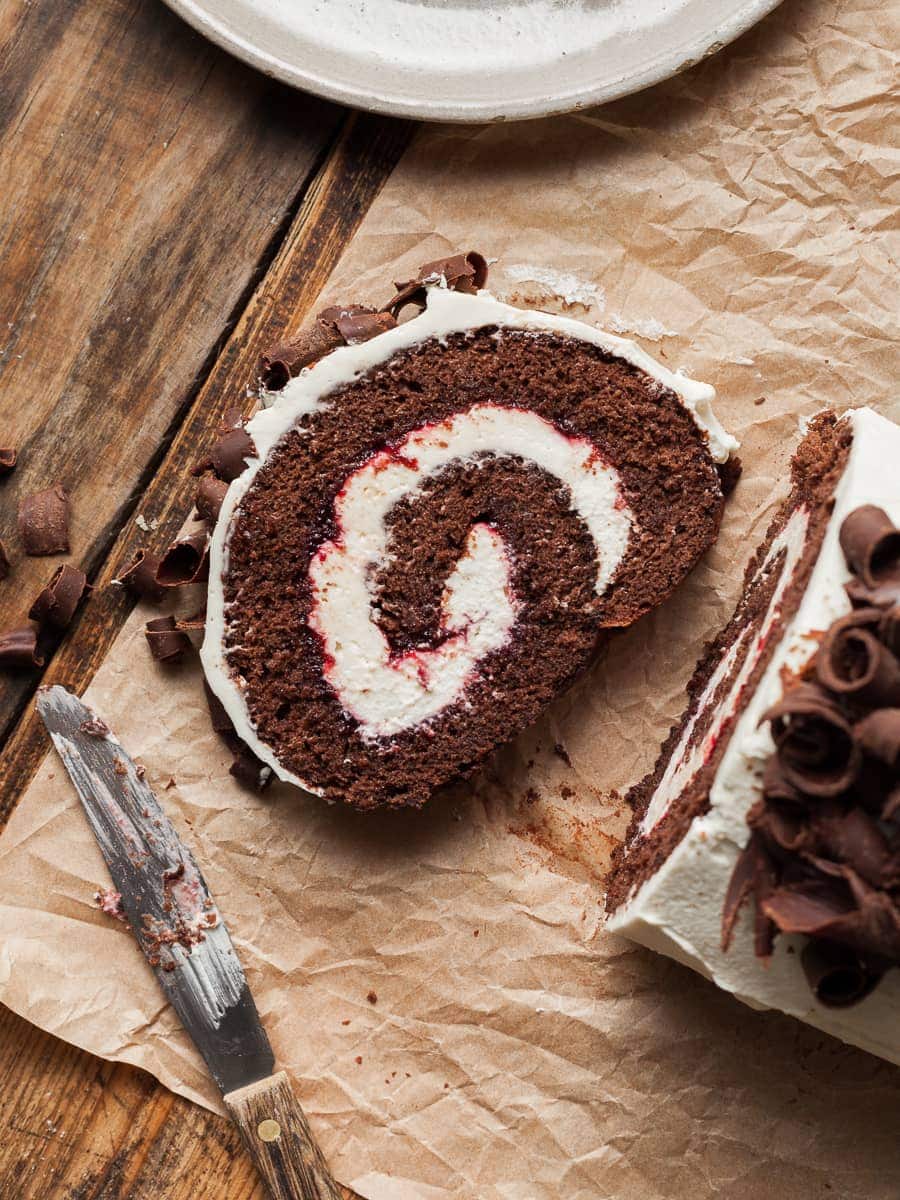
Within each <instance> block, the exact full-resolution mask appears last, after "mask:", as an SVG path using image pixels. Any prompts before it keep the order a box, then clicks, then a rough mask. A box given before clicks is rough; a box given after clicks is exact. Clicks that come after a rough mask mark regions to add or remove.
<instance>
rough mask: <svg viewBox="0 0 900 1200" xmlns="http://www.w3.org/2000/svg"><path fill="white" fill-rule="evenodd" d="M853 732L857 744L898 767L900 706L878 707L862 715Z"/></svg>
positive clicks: (899, 763)
mask: <svg viewBox="0 0 900 1200" xmlns="http://www.w3.org/2000/svg"><path fill="white" fill-rule="evenodd" d="M853 732H854V733H855V735H856V737H857V738H858V739H859V744H860V746H862V748H863V750H865V752H866V754H870V755H871V756H872V757H873V758H877V759H879V760H880V761H881V762H883V763H887V765H888V766H889V767H891V769H892V770H894V771H896V770H898V769H900V708H879V709H877V710H876V711H875V712H873V713H869V715H868V716H867V717H863V719H862V720H861V721H858V722H857V724H856V725H855V726H854V730H853Z"/></svg>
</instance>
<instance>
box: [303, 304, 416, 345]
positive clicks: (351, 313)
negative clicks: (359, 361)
mask: <svg viewBox="0 0 900 1200" xmlns="http://www.w3.org/2000/svg"><path fill="white" fill-rule="evenodd" d="M316 321H317V322H318V323H319V324H320V325H330V326H331V327H332V328H333V329H335V330H337V332H338V334H340V337H341V341H342V342H344V343H345V344H346V345H347V346H358V345H359V344H360V343H361V342H369V341H371V340H372V338H373V337H378V335H379V334H380V333H387V331H388V330H389V329H394V328H395V327H396V325H397V321H396V318H395V317H393V316H392V315H391V314H390V313H389V312H378V311H377V309H374V308H366V307H365V306H363V305H360V304H351V305H345V306H341V305H332V306H331V307H330V308H325V309H323V310H322V312H320V313H319V315H318V317H316Z"/></svg>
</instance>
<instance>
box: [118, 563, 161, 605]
mask: <svg viewBox="0 0 900 1200" xmlns="http://www.w3.org/2000/svg"><path fill="white" fill-rule="evenodd" d="M159 562H160V560H159V556H158V555H156V554H148V553H147V551H146V550H138V552H137V553H136V554H135V556H134V558H133V559H132V560H131V565H130V566H128V567H127V568H126V569H125V570H124V571H123V572H122V573H121V574H120V575H119V583H121V584H122V585H123V586H124V587H126V588H128V590H129V592H131V593H132V594H133V595H135V596H139V597H140V598H141V599H142V600H149V601H151V602H153V603H155V602H157V601H159V600H161V599H162V598H163V596H164V595H165V594H166V589H165V588H164V587H163V586H162V585H161V584H159V583H157V582H156V572H157V571H158V570H159Z"/></svg>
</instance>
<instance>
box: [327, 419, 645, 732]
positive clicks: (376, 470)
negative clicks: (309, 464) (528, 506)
mask: <svg viewBox="0 0 900 1200" xmlns="http://www.w3.org/2000/svg"><path fill="white" fill-rule="evenodd" d="M481 455H488V456H490V457H492V458H496V457H515V458H519V459H524V460H525V461H526V462H530V463H534V464H536V465H537V466H539V467H540V468H542V470H544V471H546V472H548V473H549V474H551V475H553V476H555V478H557V479H558V480H559V481H560V483H562V484H564V485H565V487H566V488H567V489H568V491H569V494H570V497H571V505H572V508H573V509H574V511H575V512H576V513H577V514H578V516H579V517H580V518H581V519H582V520H583V521H584V523H585V525H586V526H587V528H588V531H589V533H590V535H591V537H592V538H593V541H594V546H595V549H596V555H597V578H596V584H595V586H596V590H597V593H598V595H602V594H603V593H604V592H605V591H606V588H607V586H608V585H609V581H610V579H611V578H612V576H613V573H614V572H615V570H616V568H617V567H618V565H619V563H620V562H621V560H622V557H623V555H624V553H625V549H626V547H627V545H628V537H629V533H630V530H631V527H632V524H633V522H634V517H633V515H632V513H631V511H630V509H629V508H628V507H627V505H626V504H625V503H624V500H623V499H622V497H621V490H620V484H619V478H618V474H617V472H615V471H614V470H613V469H612V468H611V467H609V466H607V465H605V464H604V463H602V462H601V461H600V459H599V458H598V455H597V451H596V448H595V447H594V445H593V443H592V442H589V441H587V440H586V439H584V438H576V437H570V436H567V435H566V434H564V433H561V432H560V431H559V430H558V429H557V428H555V426H553V425H552V424H551V423H550V422H549V421H546V420H544V418H543V417H540V416H538V415H537V414H536V413H533V412H528V411H525V410H523V409H513V408H505V407H500V406H499V405H492V404H481V405H476V406H474V407H473V408H471V409H469V410H468V412H462V413H457V414H455V415H454V416H453V417H452V418H449V419H448V420H446V421H441V422H440V423H438V424H430V425H426V426H424V427H423V428H421V429H417V430H414V431H413V432H412V433H410V434H409V435H408V436H407V437H406V438H404V440H403V441H402V442H401V443H400V444H399V445H398V446H396V447H394V448H392V449H391V450H387V451H381V452H379V453H377V454H374V455H373V456H372V458H370V459H369V461H368V462H367V463H365V464H364V465H363V466H362V467H361V468H360V469H359V470H357V471H356V472H354V474H353V475H351V476H350V478H349V479H348V480H347V482H346V483H345V485H344V487H343V489H342V490H341V492H340V494H339V495H338V497H337V500H336V502H335V512H334V516H335V522H336V524H337V527H338V529H339V530H340V534H339V537H338V538H337V540H335V541H331V542H326V543H324V544H323V545H322V546H321V547H320V548H319V550H318V551H317V553H316V555H315V557H314V558H313V561H312V564H311V566H310V572H309V573H310V580H311V582H312V586H313V604H312V609H311V612H310V624H311V626H312V628H313V629H314V630H315V631H316V632H317V633H318V634H319V636H320V638H321V639H322V642H323V646H324V649H325V654H326V668H325V675H326V678H327V679H328V681H329V683H330V684H331V686H332V687H333V688H334V690H335V692H336V694H337V696H338V699H339V700H340V702H341V706H342V707H343V709H344V711H345V712H348V713H350V714H352V716H353V717H355V718H356V720H357V721H358V722H359V724H360V730H361V733H362V735H363V736H364V737H370V738H378V737H388V736H391V735H392V734H396V733H399V732H400V730H402V729H408V728H411V727H412V726H415V725H418V724H420V723H421V722H422V721H426V720H428V719H429V718H430V717H434V716H435V715H436V714H437V713H439V712H440V711H441V710H442V709H444V708H446V707H447V705H449V704H452V703H454V701H456V700H458V699H459V698H460V697H461V696H462V693H463V691H464V689H465V685H466V682H467V680H468V679H469V677H470V676H471V675H472V672H473V671H474V670H475V668H476V666H477V664H478V661H479V660H480V659H481V658H483V657H484V656H485V655H486V654H489V653H490V652H491V651H492V650H498V649H500V647H501V646H502V645H503V644H504V643H505V642H506V641H507V639H508V637H509V634H510V631H511V630H512V627H513V625H514V623H515V616H516V608H517V606H516V602H515V599H514V598H513V596H512V595H511V594H510V590H509V567H508V555H509V553H510V551H509V550H508V549H507V548H505V547H504V545H503V542H502V539H501V538H500V535H499V534H498V533H497V532H496V530H491V529H489V528H488V527H487V526H484V525H481V526H476V527H475V530H473V536H472V538H470V544H469V547H468V552H467V556H466V558H464V559H463V560H461V562H460V563H459V564H458V565H457V568H456V570H455V571H454V572H453V574H452V576H451V577H450V579H449V580H448V583H447V591H446V595H445V596H444V605H443V612H444V620H443V622H442V633H443V634H444V638H443V640H442V641H441V642H440V643H439V644H438V645H437V646H436V647H434V648H429V649H421V650H415V651H412V652H410V653H407V654H402V655H395V654H393V653H392V651H391V648H390V645H389V643H388V640H387V638H386V637H385V635H384V633H383V632H382V630H381V629H380V628H379V627H378V625H377V624H376V622H375V619H374V614H373V611H372V605H373V597H372V594H371V584H372V576H373V574H374V572H375V571H376V570H377V568H378V567H379V566H381V565H382V564H383V563H384V562H385V561H386V558H387V541H388V531H387V524H386V522H387V518H388V515H389V513H390V512H391V510H392V509H393V507H394V505H396V504H397V503H399V502H400V501H401V500H403V499H405V498H406V497H408V496H409V495H410V494H411V493H414V492H416V491H417V490H418V489H419V488H421V486H422V484H423V483H424V482H425V481H426V480H427V479H429V478H431V477H433V476H434V475H436V474H438V473H439V472H440V471H441V470H443V469H444V468H446V467H448V466H449V465H451V464H452V463H456V462H460V461H462V462H467V463H468V465H469V467H470V469H471V470H477V469H478V467H479V463H480V461H481V460H480V458H479V456H481Z"/></svg>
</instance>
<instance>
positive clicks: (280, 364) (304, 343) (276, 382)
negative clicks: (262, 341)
mask: <svg viewBox="0 0 900 1200" xmlns="http://www.w3.org/2000/svg"><path fill="white" fill-rule="evenodd" d="M343 344H344V339H343V338H342V337H341V335H340V334H339V333H338V331H337V329H336V327H335V326H334V325H320V324H319V322H318V321H316V322H314V323H313V324H312V325H311V326H310V327H309V328H308V329H304V330H301V332H300V333H299V334H298V335H297V338H296V340H294V341H292V342H279V343H278V344H277V345H276V346H273V347H272V349H271V350H267V351H266V352H265V354H263V356H262V362H261V364H260V374H261V376H262V381H263V387H264V388H266V390H267V391H269V392H280V391H281V389H282V388H283V387H284V386H285V385H286V384H287V383H288V382H289V381H290V380H291V379H294V378H295V376H297V375H299V374H300V372H301V371H302V370H303V368H304V367H308V366H310V364H311V363H314V362H317V361H318V360H319V359H320V358H324V357H325V355H326V354H330V353H331V351H332V350H336V349H337V348H338V346H342V345H343Z"/></svg>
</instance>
